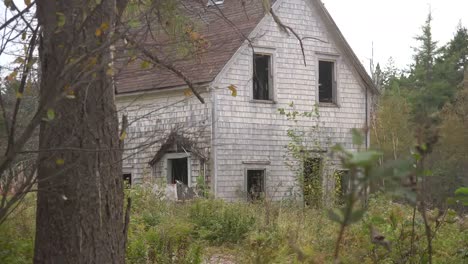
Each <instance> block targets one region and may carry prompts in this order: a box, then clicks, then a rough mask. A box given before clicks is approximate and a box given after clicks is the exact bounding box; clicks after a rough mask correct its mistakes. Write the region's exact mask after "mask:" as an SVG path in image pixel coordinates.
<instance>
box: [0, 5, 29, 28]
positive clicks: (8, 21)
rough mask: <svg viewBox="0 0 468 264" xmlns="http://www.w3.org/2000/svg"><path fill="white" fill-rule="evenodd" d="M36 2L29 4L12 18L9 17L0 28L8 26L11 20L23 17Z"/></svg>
mask: <svg viewBox="0 0 468 264" xmlns="http://www.w3.org/2000/svg"><path fill="white" fill-rule="evenodd" d="M35 4H36V1H34V2H32V3H31V4H30V5H28V6H27V7H26V8H25V9H23V10H22V11H20V12H19V13H18V14H16V15H14V16H12V17H11V18H10V19H8V20H7V21H6V22H5V23H3V25H1V26H0V30H2V29H3V28H5V27H6V26H8V25H9V24H10V23H11V22H13V21H15V20H16V19H17V18H18V17H22V16H23V15H24V14H25V13H27V12H28V11H29V10H30V9H31V7H33V6H34V5H35Z"/></svg>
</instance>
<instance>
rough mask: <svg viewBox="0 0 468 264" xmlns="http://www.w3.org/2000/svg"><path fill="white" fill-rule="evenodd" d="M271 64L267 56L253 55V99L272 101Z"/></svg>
mask: <svg viewBox="0 0 468 264" xmlns="http://www.w3.org/2000/svg"><path fill="white" fill-rule="evenodd" d="M272 77H273V76H272V63H271V55H269V54H254V57H253V77H252V80H253V99H254V100H269V101H271V100H273V80H272Z"/></svg>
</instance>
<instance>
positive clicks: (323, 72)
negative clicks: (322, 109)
mask: <svg viewBox="0 0 468 264" xmlns="http://www.w3.org/2000/svg"><path fill="white" fill-rule="evenodd" d="M334 71H335V63H334V62H331V61H319V102H322V103H333V101H334V94H333V93H334V90H335V85H336V84H335V76H334V75H335V73H334Z"/></svg>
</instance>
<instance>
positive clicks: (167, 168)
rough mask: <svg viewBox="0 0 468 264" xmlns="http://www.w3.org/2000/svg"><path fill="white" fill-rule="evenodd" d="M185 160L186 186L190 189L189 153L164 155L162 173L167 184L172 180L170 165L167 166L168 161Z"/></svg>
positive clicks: (190, 164) (190, 166)
mask: <svg viewBox="0 0 468 264" xmlns="http://www.w3.org/2000/svg"><path fill="white" fill-rule="evenodd" d="M183 158H187V183H188V184H187V186H188V187H192V159H191V155H190V153H185V152H182V153H167V154H165V155H164V161H163V162H164V163H163V172H164V173H165V175H162V176H164V177H163V179H165V180H166V182H167V184H170V182H171V181H170V178H172V167H171V166H172V164H171V165H169V160H173V159H183Z"/></svg>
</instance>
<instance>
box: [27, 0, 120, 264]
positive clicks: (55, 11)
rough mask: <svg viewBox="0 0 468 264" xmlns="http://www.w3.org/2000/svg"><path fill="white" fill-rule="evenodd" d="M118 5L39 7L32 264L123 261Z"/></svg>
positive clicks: (104, 0) (50, 2)
mask: <svg viewBox="0 0 468 264" xmlns="http://www.w3.org/2000/svg"><path fill="white" fill-rule="evenodd" d="M115 5H116V1H115V0H101V1H82V0H60V1H57V0H39V1H37V16H38V19H39V23H40V25H41V27H42V35H41V43H40V48H39V55H40V60H41V69H40V71H41V86H40V89H41V90H40V106H43V107H44V106H45V109H48V110H47V111H44V113H47V114H45V119H46V120H45V121H43V122H42V123H41V126H40V136H39V138H40V139H39V145H40V155H39V170H38V180H39V183H38V196H37V218H36V225H37V230H36V242H35V252H34V253H35V254H34V263H36V264H39V263H41V264H42V263H47V264H55V263H57V264H58V263H60V264H62V263H65V264H66V263H124V261H125V258H124V256H125V255H124V254H125V235H124V223H123V222H124V220H123V219H124V216H123V182H122V169H121V157H122V152H121V150H120V149H119V134H118V119H117V113H116V108H115V104H114V90H113V81H112V78H111V76H110V75H111V73H109V65H110V62H111V55H110V47H109V45H108V44H106V43H107V42H109V41H110V38H111V34H110V32H112V29H113V26H114V23H115V21H114V20H115V16H116V15H115V14H116V8H115ZM83 56H85V57H86V58H85V59H83ZM74 64H76V65H75V66H72V65H74ZM73 97H74V98H73Z"/></svg>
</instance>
